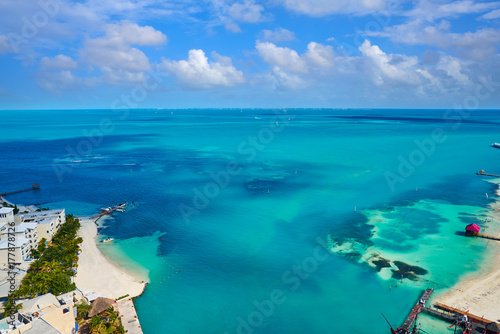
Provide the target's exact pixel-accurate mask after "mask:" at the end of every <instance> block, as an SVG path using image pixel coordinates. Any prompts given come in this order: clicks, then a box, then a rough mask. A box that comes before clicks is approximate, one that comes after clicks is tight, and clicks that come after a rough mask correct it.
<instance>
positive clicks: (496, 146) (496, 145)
mask: <svg viewBox="0 0 500 334" xmlns="http://www.w3.org/2000/svg"><path fill="white" fill-rule="evenodd" d="M491 147H494V148H500V143H493V144H491Z"/></svg>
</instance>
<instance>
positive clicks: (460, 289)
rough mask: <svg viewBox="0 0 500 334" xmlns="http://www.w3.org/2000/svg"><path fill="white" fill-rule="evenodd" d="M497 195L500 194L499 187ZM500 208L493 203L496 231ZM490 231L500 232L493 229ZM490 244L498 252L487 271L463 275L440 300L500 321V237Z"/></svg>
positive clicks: (497, 204) (491, 215) (492, 216)
mask: <svg viewBox="0 0 500 334" xmlns="http://www.w3.org/2000/svg"><path fill="white" fill-rule="evenodd" d="M495 183H497V182H495ZM497 196H500V191H499V190H497ZM499 208H500V204H499V203H496V204H493V205H491V209H492V210H491V213H490V218H491V220H492V224H493V225H495V226H494V228H493V229H494V230H497V231H498V228H499V227H498V226H499V225H500V211H499ZM488 230H490V228H488ZM487 232H488V231H487ZM488 234H493V235H497V233H492V232H490V233H488ZM484 243H485V246H486V243H488V239H484ZM488 247H492V248H493V253H494V254H495V255H494V258H493V259H492V260H490V261H491V262H490V261H488V263H489V265H491V268H490V270H485V272H486V274H485V275H482V276H480V277H478V276H477V274H476V275H474V274H471V275H468V276H466V277H464V278H463V279H462V280H460V282H459V283H458V284H457V285H455V286H454V287H453V288H452V289H451V290H450V291H448V292H446V293H445V294H444V295H443V296H440V297H439V298H437V300H438V301H439V302H441V303H443V304H446V305H448V306H452V307H456V308H459V309H461V310H465V311H466V310H469V312H470V313H472V314H474V315H478V316H484V318H486V319H488V320H492V321H497V322H500V241H493V240H491V241H489V244H488ZM485 269H486V268H485Z"/></svg>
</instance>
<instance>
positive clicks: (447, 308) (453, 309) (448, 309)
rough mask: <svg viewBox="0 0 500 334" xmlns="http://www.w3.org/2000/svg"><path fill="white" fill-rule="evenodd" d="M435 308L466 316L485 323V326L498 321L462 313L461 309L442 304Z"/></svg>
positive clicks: (437, 304)
mask: <svg viewBox="0 0 500 334" xmlns="http://www.w3.org/2000/svg"><path fill="white" fill-rule="evenodd" d="M434 306H435V307H436V308H439V309H441V310H444V311H448V312H451V313H456V314H460V315H466V316H467V317H468V318H469V319H471V320H474V321H476V322H479V323H483V324H490V323H492V322H493V323H496V321H492V320H488V319H485V318H484V317H480V316H477V315H474V314H471V313H469V312H464V311H460V310H459V309H457V308H455V307H451V306H448V305H445V304H442V303H436V304H435V305H434Z"/></svg>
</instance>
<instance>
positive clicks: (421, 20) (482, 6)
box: [366, 0, 500, 60]
mask: <svg viewBox="0 0 500 334" xmlns="http://www.w3.org/2000/svg"><path fill="white" fill-rule="evenodd" d="M498 7H500V2H488V3H482V2H480V3H479V2H475V1H472V0H462V1H451V2H450V1H447V2H445V3H442V2H441V3H436V2H431V1H428V0H420V1H418V2H417V3H416V4H415V6H414V8H413V9H412V10H410V11H408V12H406V13H404V15H405V16H407V17H408V20H407V22H405V23H403V24H399V25H394V26H389V27H385V29H384V30H383V31H369V32H366V34H367V35H368V36H379V37H387V38H390V39H392V40H393V41H394V42H397V43H403V44H409V45H430V46H436V47H438V48H441V49H444V50H450V51H454V52H456V53H457V54H458V55H460V56H462V57H466V58H469V59H474V60H484V59H486V58H488V57H491V56H493V55H495V54H496V52H497V48H498V45H499V44H500V30H498V29H495V28H480V29H477V30H476V31H467V32H453V31H452V27H453V26H454V25H453V24H452V22H450V21H449V20H448V19H451V18H458V17H460V16H462V15H467V14H480V13H483V12H486V11H489V10H492V9H495V8H498ZM495 12H496V11H492V12H490V13H488V14H486V15H489V14H490V15H491V16H490V17H494V15H496V14H495ZM486 15H483V16H482V18H484V17H485V16H486ZM499 15H500V14H499Z"/></svg>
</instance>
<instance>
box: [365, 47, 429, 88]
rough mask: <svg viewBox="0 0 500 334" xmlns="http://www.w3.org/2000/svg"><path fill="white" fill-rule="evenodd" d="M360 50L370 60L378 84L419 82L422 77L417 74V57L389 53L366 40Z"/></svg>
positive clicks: (373, 75) (413, 83)
mask: <svg viewBox="0 0 500 334" xmlns="http://www.w3.org/2000/svg"><path fill="white" fill-rule="evenodd" d="M359 50H360V51H361V53H362V54H363V56H364V57H365V59H366V60H367V61H368V64H369V67H370V70H371V74H372V77H373V80H374V83H375V84H376V85H379V86H381V85H384V84H387V83H392V84H396V83H406V84H412V85H415V84H419V83H420V77H419V76H418V75H416V72H415V65H417V64H418V59H417V57H408V56H405V55H387V54H386V53H385V52H383V51H382V50H381V49H380V48H379V47H378V46H377V45H372V44H371V43H370V41H368V40H365V41H364V42H363V44H362V45H361V46H360V47H359Z"/></svg>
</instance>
